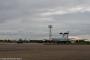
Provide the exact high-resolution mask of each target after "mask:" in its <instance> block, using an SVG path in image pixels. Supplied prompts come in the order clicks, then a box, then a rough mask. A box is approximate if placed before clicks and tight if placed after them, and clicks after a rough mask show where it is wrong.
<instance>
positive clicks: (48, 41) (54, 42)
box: [0, 39, 90, 45]
mask: <svg viewBox="0 0 90 60" xmlns="http://www.w3.org/2000/svg"><path fill="white" fill-rule="evenodd" d="M0 43H18V44H21V43H46V44H47V43H48V44H67V45H68V44H72V45H77V44H80V45H90V41H84V40H80V41H78V40H76V41H75V42H74V43H72V42H71V41H55V40H54V41H53V40H23V39H19V40H9V39H8V40H0Z"/></svg>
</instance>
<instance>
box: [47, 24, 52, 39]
mask: <svg viewBox="0 0 90 60" xmlns="http://www.w3.org/2000/svg"><path fill="white" fill-rule="evenodd" d="M48 28H49V40H52V28H53V26H52V25H48Z"/></svg>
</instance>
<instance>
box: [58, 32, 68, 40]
mask: <svg viewBox="0 0 90 60" xmlns="http://www.w3.org/2000/svg"><path fill="white" fill-rule="evenodd" d="M59 34H60V35H62V38H64V39H65V40H68V37H69V32H65V33H62V32H61V33H59Z"/></svg>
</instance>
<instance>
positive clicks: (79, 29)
mask: <svg viewBox="0 0 90 60" xmlns="http://www.w3.org/2000/svg"><path fill="white" fill-rule="evenodd" d="M50 24H51V25H53V29H52V31H53V36H54V37H55V36H58V35H59V34H58V33H59V32H65V31H70V35H73V36H80V37H82V38H88V39H90V38H89V37H90V28H89V27H90V0H0V38H25V37H26V38H31V39H45V38H48V25H50ZM2 32H3V33H6V34H3V33H2ZM7 32H9V33H7ZM28 32H29V33H28ZM12 33H15V34H12ZM18 33H20V34H18ZM27 33H28V34H27Z"/></svg>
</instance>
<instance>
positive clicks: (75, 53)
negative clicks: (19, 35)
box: [0, 43, 90, 60]
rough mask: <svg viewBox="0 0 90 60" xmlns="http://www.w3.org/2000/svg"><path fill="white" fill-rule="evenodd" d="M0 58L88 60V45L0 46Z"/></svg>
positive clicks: (89, 49)
mask: <svg viewBox="0 0 90 60" xmlns="http://www.w3.org/2000/svg"><path fill="white" fill-rule="evenodd" d="M0 58H22V60H90V45H43V44H30V43H29V44H0Z"/></svg>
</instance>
